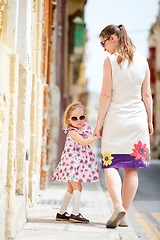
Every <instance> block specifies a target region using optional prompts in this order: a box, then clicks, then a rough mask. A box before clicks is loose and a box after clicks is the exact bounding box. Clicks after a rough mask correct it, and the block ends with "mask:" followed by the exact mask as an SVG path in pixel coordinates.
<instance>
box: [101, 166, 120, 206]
mask: <svg viewBox="0 0 160 240" xmlns="http://www.w3.org/2000/svg"><path fill="white" fill-rule="evenodd" d="M104 171H105V180H106V185H107V188H108V191H109V194H110V196H111V199H112V202H113V206H114V210H115V209H117V208H118V207H119V206H122V200H121V187H122V182H121V178H120V175H119V172H118V169H115V168H105V170H104Z"/></svg>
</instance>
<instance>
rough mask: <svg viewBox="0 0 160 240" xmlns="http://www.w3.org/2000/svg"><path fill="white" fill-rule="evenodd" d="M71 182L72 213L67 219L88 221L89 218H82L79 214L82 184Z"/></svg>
mask: <svg viewBox="0 0 160 240" xmlns="http://www.w3.org/2000/svg"><path fill="white" fill-rule="evenodd" d="M71 184H72V187H73V198H72V214H71V216H70V219H69V220H70V221H73V222H82V223H89V220H88V219H86V218H84V217H83V216H82V214H80V212H79V210H80V199H81V191H82V185H81V183H79V182H71Z"/></svg>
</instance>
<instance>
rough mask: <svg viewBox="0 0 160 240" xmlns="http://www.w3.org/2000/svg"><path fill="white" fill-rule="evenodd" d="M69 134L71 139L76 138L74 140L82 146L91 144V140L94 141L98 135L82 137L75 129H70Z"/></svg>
mask: <svg viewBox="0 0 160 240" xmlns="http://www.w3.org/2000/svg"><path fill="white" fill-rule="evenodd" d="M70 135H71V138H72V139H74V140H76V142H78V143H79V144H81V145H82V146H87V145H89V144H91V143H93V142H95V141H96V140H98V139H99V137H97V136H94V137H89V138H83V137H81V135H79V133H78V132H76V131H75V130H71V132H70Z"/></svg>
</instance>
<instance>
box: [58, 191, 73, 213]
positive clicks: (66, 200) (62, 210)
mask: <svg viewBox="0 0 160 240" xmlns="http://www.w3.org/2000/svg"><path fill="white" fill-rule="evenodd" d="M72 195H73V194H71V193H69V192H68V191H67V192H66V193H65V194H64V197H63V199H62V203H61V207H60V210H59V213H60V214H64V213H65V212H67V208H68V205H69V202H70V200H71V198H72Z"/></svg>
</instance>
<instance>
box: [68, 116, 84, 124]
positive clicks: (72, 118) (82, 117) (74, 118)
mask: <svg viewBox="0 0 160 240" xmlns="http://www.w3.org/2000/svg"><path fill="white" fill-rule="evenodd" d="M78 119H80V120H82V121H83V120H85V119H86V116H85V115H81V116H80V117H71V118H70V119H69V120H71V121H73V122H76V121H77V120H78Z"/></svg>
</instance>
